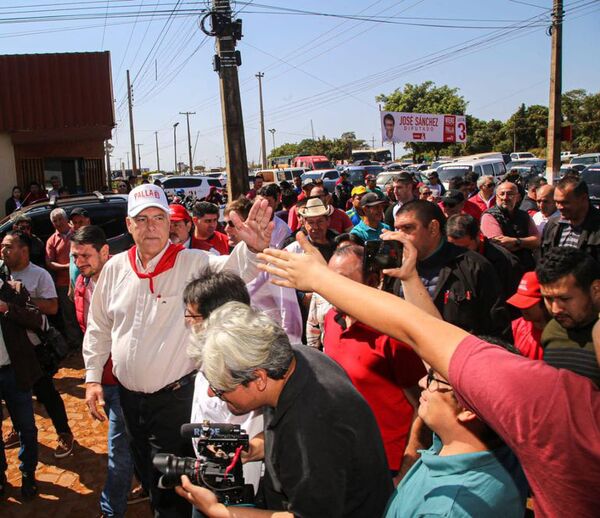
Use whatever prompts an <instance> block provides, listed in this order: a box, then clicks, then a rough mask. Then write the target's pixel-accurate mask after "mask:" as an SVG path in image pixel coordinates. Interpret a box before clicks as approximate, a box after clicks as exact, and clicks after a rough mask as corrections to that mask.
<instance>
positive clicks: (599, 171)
mask: <svg viewBox="0 0 600 518" xmlns="http://www.w3.org/2000/svg"><path fill="white" fill-rule="evenodd" d="M580 178H581V179H582V180H583V181H584V182H585V183H586V184H587V186H588V192H589V193H590V201H591V202H592V203H593V204H594V205H595V206H596V207H598V206H599V205H600V163H597V164H592V165H589V166H587V167H586V168H585V169H584V170H583V171H582V172H581V175H580Z"/></svg>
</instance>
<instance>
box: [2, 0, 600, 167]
mask: <svg viewBox="0 0 600 518" xmlns="http://www.w3.org/2000/svg"><path fill="white" fill-rule="evenodd" d="M263 2H264V3H263ZM176 4H177V7H178V12H179V13H180V14H179V15H178V16H172V17H170V18H169V17H168V13H169V12H170V11H172V10H173V8H174V7H175V6H176ZM209 4H210V2H207V1H192V0H184V1H181V0H179V1H177V0H110V1H107V0H82V1H80V2H75V1H69V0H57V1H56V2H54V3H52V4H51V3H50V2H49V0H0V21H1V23H2V25H1V27H2V30H0V53H2V54H28V53H51V52H93V51H101V50H103V51H110V53H111V62H112V78H113V90H114V96H115V119H116V122H117V127H116V128H115V130H114V131H113V138H112V141H111V143H112V144H113V146H114V151H113V153H112V157H111V166H112V167H113V168H114V167H115V165H117V167H118V166H119V161H120V160H122V161H123V162H124V163H126V162H127V152H128V151H129V149H130V144H129V119H128V113H127V102H126V92H127V87H126V71H127V70H128V69H129V70H130V74H131V77H132V79H133V92H134V107H133V110H134V122H135V130H136V143H137V144H140V151H141V167H142V168H150V169H151V170H153V169H156V145H155V132H158V142H159V146H158V149H159V155H160V162H161V169H163V170H173V168H174V164H175V157H174V149H173V147H174V146H173V140H174V130H173V124H175V123H177V122H179V126H178V127H177V130H176V131H177V155H178V157H177V158H178V160H180V161H182V162H185V163H187V162H188V159H187V156H188V148H187V144H188V141H187V129H186V118H185V116H184V115H179V112H186V111H189V112H196V113H195V115H191V116H190V133H191V144H192V148H193V150H194V151H193V152H194V154H193V157H194V158H193V162H194V165H204V166H206V167H219V166H221V165H224V151H223V127H222V118H221V106H220V99H219V80H218V75H217V74H216V73H215V72H214V71H213V66H212V60H213V56H214V54H215V47H214V38H212V37H206V36H205V35H204V33H203V32H202V31H201V30H200V27H199V19H200V18H201V16H202V14H199V13H198V10H200V9H205V8H206V7H207V6H208V5H209ZM232 6H233V9H234V11H235V12H237V13H238V14H237V15H238V17H239V18H241V19H242V21H243V35H244V36H243V38H242V40H241V41H240V42H238V47H237V48H238V50H239V51H240V52H241V56H242V65H241V67H239V70H238V72H239V79H240V90H241V97H242V108H243V116H244V126H245V137H246V149H247V155H248V160H249V161H256V162H258V161H259V158H260V127H259V126H260V123H259V95H258V80H257V78H256V77H255V75H256V74H257V73H258V72H263V73H264V78H263V80H262V82H263V100H264V112H265V127H266V142H267V146H266V147H267V152H269V151H270V150H271V148H272V147H273V142H274V143H275V145H276V146H279V145H281V144H283V143H285V142H298V141H300V140H302V139H304V138H311V136H312V135H313V134H314V135H315V136H316V137H322V136H325V137H328V138H335V137H339V136H340V135H341V134H342V133H344V132H347V131H353V132H355V133H356V135H357V137H358V138H362V139H365V140H367V141H368V142H369V143H371V142H374V143H375V146H376V147H378V146H379V144H380V129H379V124H380V123H379V114H378V110H379V107H378V104H377V102H376V101H375V98H376V96H377V95H378V94H382V93H384V94H389V93H391V92H393V91H394V90H395V89H402V88H403V87H404V85H405V84H406V83H413V84H418V83H422V82H424V81H433V82H434V83H435V84H436V85H438V86H439V85H444V84H446V85H448V86H450V87H455V88H458V89H459V93H460V94H461V95H462V96H464V98H465V99H466V100H467V101H468V107H467V113H469V114H471V115H474V116H475V117H478V118H481V119H485V120H489V119H492V118H495V119H500V120H505V119H506V118H508V117H509V116H510V115H511V114H512V113H513V112H514V111H515V110H516V109H517V107H518V106H519V105H520V103H525V104H526V105H530V104H544V105H547V104H548V95H549V77H550V42H551V38H550V37H549V36H548V34H547V29H548V27H549V25H550V12H551V7H552V1H551V0H531V1H530V0H485V1H482V0H453V1H448V0H395V1H392V0H378V1H371V0H363V1H360V0H327V1H326V2H325V1H322V0H321V1H316V0H302V1H300V2H291V1H289V0H258V1H250V0H248V1H244V2H232ZM564 9H565V19H564V23H563V91H568V90H572V89H575V88H583V89H585V90H587V91H588V92H593V93H596V92H598V91H600V88H599V86H600V66H598V65H600V58H599V57H598V53H597V38H598V34H600V0H566V1H565V2H564ZM193 11H196V12H193ZM298 11H301V12H298ZM183 12H185V14H183ZM117 15H119V16H117ZM65 16H70V17H71V18H69V19H65ZM34 17H37V18H35V19H34ZM269 129H274V130H275V131H274V133H271V132H269V131H268V130H269Z"/></svg>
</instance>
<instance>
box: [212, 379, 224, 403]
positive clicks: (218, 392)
mask: <svg viewBox="0 0 600 518" xmlns="http://www.w3.org/2000/svg"><path fill="white" fill-rule="evenodd" d="M208 388H209V389H210V391H211V392H212V393H213V394H214V395H215V397H218V398H219V399H220V400H222V401H224V399H223V395H224V394H225V392H226V391H225V390H219V389H216V388H215V387H213V386H212V385H211V384H210V383H209V384H208Z"/></svg>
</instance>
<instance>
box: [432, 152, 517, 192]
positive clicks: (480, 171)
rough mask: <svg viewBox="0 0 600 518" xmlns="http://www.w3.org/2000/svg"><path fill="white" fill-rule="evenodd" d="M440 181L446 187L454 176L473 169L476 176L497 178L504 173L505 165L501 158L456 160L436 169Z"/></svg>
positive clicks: (463, 174) (460, 175) (461, 175)
mask: <svg viewBox="0 0 600 518" xmlns="http://www.w3.org/2000/svg"><path fill="white" fill-rule="evenodd" d="M436 171H437V173H438V176H439V178H440V181H441V182H442V184H443V185H444V187H446V189H447V188H448V182H449V181H450V180H451V179H452V178H455V177H461V178H462V177H463V176H465V174H467V173H469V172H471V171H473V172H475V173H477V176H482V175H487V176H493V177H494V178H499V177H501V176H504V175H505V174H506V166H505V165H504V160H502V158H483V159H476V160H457V161H455V162H450V163H447V164H444V165H441V166H440V167H438V168H437V169H436Z"/></svg>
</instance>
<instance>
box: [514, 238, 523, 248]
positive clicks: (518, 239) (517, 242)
mask: <svg viewBox="0 0 600 518" xmlns="http://www.w3.org/2000/svg"><path fill="white" fill-rule="evenodd" d="M515 243H516V245H517V246H518V247H519V248H521V243H522V241H521V238H520V237H518V238H517V240H516V241H515Z"/></svg>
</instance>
